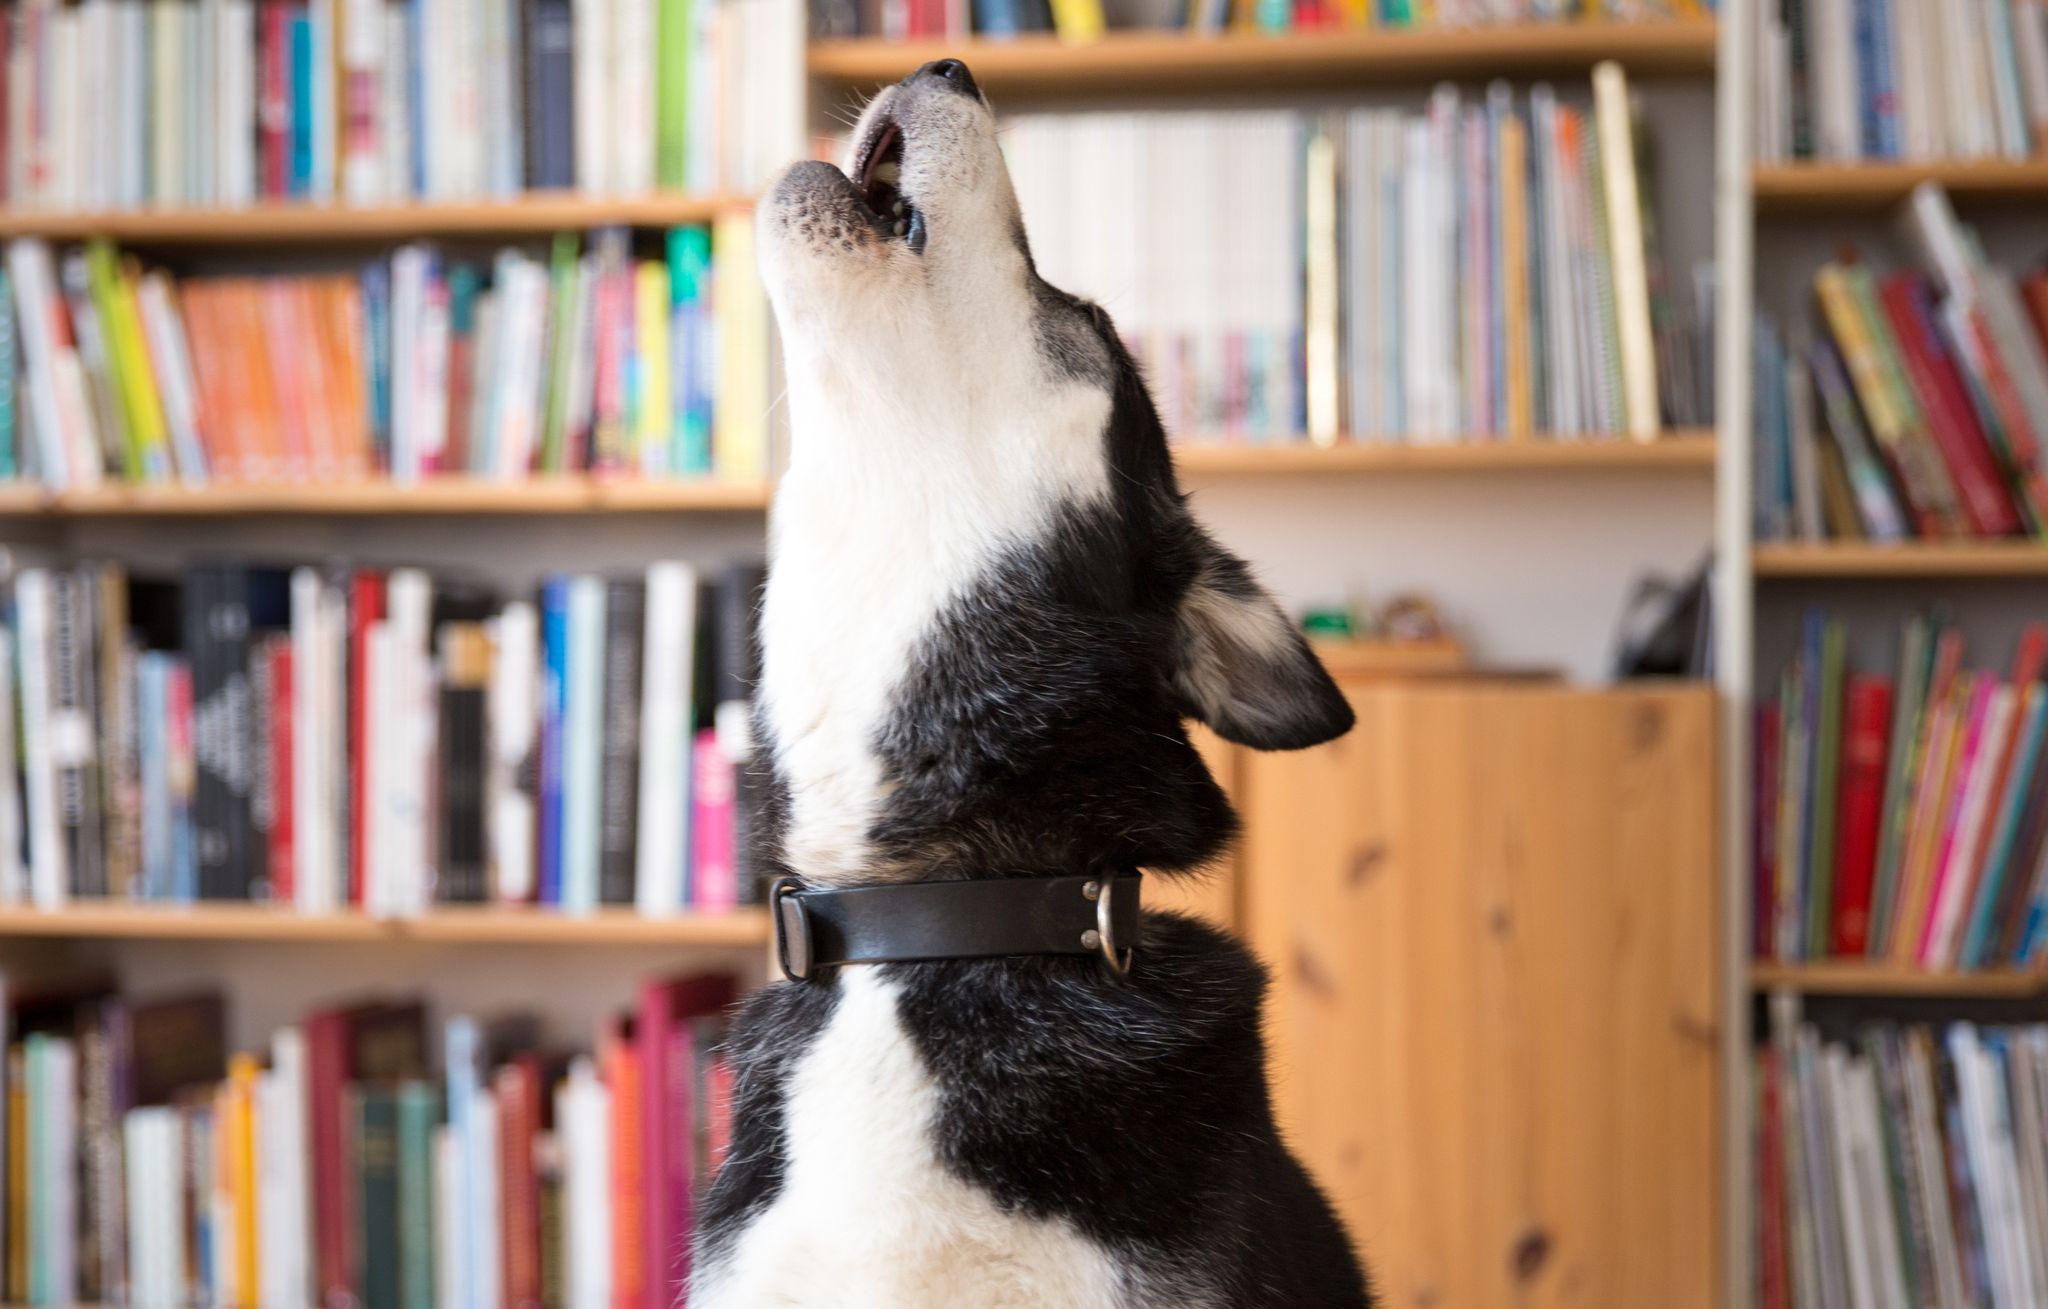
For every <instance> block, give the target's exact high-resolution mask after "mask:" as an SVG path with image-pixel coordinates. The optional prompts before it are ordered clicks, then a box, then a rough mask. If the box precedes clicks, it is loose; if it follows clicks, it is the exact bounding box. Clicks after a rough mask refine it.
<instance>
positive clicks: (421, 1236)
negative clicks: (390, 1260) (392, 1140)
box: [398, 1082, 440, 1309]
mask: <svg viewBox="0 0 2048 1309" xmlns="http://www.w3.org/2000/svg"><path fill="white" fill-rule="evenodd" d="M439 1108H440V1106H439V1104H438V1103H437V1097H436V1096H435V1093H434V1088H433V1087H432V1086H430V1085H428V1084H427V1083H425V1082H407V1083H405V1084H404V1085H402V1086H400V1087H399V1088H398V1219H399V1222H398V1303H399V1309H434V1128H435V1126H436V1120H437V1119H438V1118H439V1114H438V1112H437V1110H438V1109H439Z"/></svg>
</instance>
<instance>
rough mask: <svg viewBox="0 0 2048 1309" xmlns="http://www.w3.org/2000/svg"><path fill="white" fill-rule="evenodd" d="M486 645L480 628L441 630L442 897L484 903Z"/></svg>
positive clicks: (437, 863)
mask: <svg viewBox="0 0 2048 1309" xmlns="http://www.w3.org/2000/svg"><path fill="white" fill-rule="evenodd" d="M489 682H490V647H489V643H488V639H487V638H486V636H485V635H484V633H483V631H482V629H481V628H478V627H475V626H473V625H467V624H463V625H450V626H449V627H446V628H444V629H443V631H442V636H441V678H440V683H441V692H440V698H441V705H440V717H441V729H440V743H441V750H440V756H441V758H440V787H439V796H440V805H439V818H440V856H439V858H438V859H437V860H436V861H435V867H436V868H437V870H438V873H439V876H438V878H437V882H436V885H437V888H438V892H439V898H440V899H442V900H444V901H449V902H454V903H464V904H478V903H482V902H483V901H484V900H485V899H486V898H487V896H486V889H485V885H484V860H485V839H484V821H485V819H484V776H483V774H484V761H483V748H484V741H485V729H486V708H485V699H486V697H487V695H488V689H487V688H488V686H489Z"/></svg>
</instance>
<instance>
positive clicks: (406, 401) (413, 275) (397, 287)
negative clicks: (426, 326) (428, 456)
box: [391, 245, 433, 484]
mask: <svg viewBox="0 0 2048 1309" xmlns="http://www.w3.org/2000/svg"><path fill="white" fill-rule="evenodd" d="M432 261H433V256H432V254H431V253H430V252H429V251H428V250H427V249H426V247H425V246H420V245H404V246H400V247H399V248H398V249H397V250H395V251H393V252H392V255H391V479H392V480H393V481H394V482H399V483H401V484H404V483H412V482H416V481H418V480H419V478H420V473H421V471H422V470H421V465H420V454H421V449H420V445H421V435H420V398H419V393H420V331H421V323H420V318H421V313H422V309H423V307H424V305H425V303H426V298H427V276H428V272H429V270H430V268H431V266H432Z"/></svg>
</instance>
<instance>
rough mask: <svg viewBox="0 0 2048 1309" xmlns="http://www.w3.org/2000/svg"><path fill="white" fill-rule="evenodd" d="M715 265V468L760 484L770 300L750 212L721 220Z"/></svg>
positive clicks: (764, 468) (764, 472)
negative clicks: (759, 267)
mask: <svg viewBox="0 0 2048 1309" xmlns="http://www.w3.org/2000/svg"><path fill="white" fill-rule="evenodd" d="M711 265H712V284H713V287H714V290H713V293H712V294H713V306H714V307H713V313H714V315H715V321H716V322H717V325H718V399H717V405H718V417H717V421H716V422H715V424H714V425H713V429H712V435H711V470H712V472H714V473H715V474H717V475H718V476H719V477H721V478H726V479H729V480H732V481H737V482H757V481H761V480H763V479H765V478H766V477H767V476H768V299H767V295H766V294H765V293H764V292H763V291H762V289H761V279H760V276H759V275H758V274H757V273H756V272H755V266H754V223H753V219H752V218H751V217H750V216H749V215H746V214H729V215H725V216H723V217H721V218H719V220H718V223H717V226H716V227H715V228H714V229H713V231H712V237H711Z"/></svg>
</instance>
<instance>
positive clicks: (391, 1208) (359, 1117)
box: [344, 1085, 403, 1309]
mask: <svg viewBox="0 0 2048 1309" xmlns="http://www.w3.org/2000/svg"><path fill="white" fill-rule="evenodd" d="M344 1094H345V1095H346V1097H347V1115H348V1124H349V1139H350V1140H351V1141H352V1142H353V1143H354V1152H353V1153H354V1168H353V1171H354V1173H355V1183H356V1186H355V1193H356V1237H357V1240H358V1241H359V1243H360V1244H359V1245H358V1247H357V1251H356V1257H357V1259H358V1261H359V1266H358V1268H357V1270H356V1286H357V1287H358V1289H359V1290H360V1291H361V1292H362V1297H363V1300H362V1304H363V1309H403V1305H402V1303H401V1301H400V1298H399V1274H398V1268H399V1254H398V1244H399V1231H400V1224H399V1199H398V1100H397V1097H396V1096H395V1095H394V1094H393V1093H392V1092H391V1091H390V1089H388V1088H386V1087H381V1086H362V1085H353V1086H350V1087H348V1088H347V1090H346V1092H345V1093H344Z"/></svg>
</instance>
